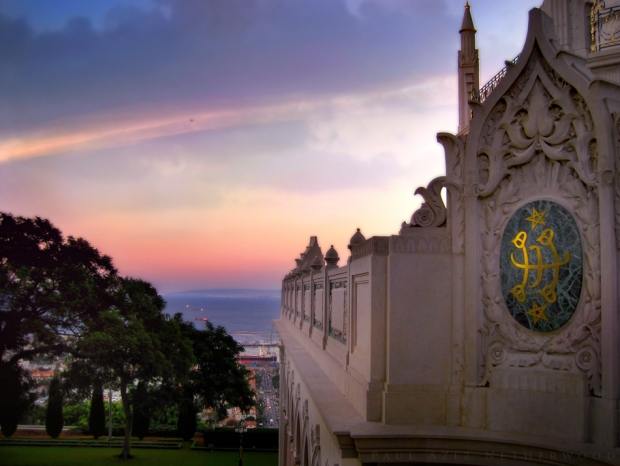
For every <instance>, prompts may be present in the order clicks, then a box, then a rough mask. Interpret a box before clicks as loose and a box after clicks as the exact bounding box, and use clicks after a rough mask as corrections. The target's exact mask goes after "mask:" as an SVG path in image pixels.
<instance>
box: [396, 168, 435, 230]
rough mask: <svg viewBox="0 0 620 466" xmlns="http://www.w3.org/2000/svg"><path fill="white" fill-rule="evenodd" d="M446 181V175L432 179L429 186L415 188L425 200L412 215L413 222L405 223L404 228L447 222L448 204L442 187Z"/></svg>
mask: <svg viewBox="0 0 620 466" xmlns="http://www.w3.org/2000/svg"><path fill="white" fill-rule="evenodd" d="M445 181H446V177H445V176H440V177H437V178H435V179H434V180H433V181H431V182H430V183H429V184H428V187H426V188H422V187H420V188H418V189H416V190H415V194H419V195H421V196H422V197H423V198H424V202H423V203H422V206H421V207H420V208H419V209H418V210H416V211H415V212H414V213H413V215H412V216H411V223H403V225H402V228H403V229H404V228H405V227H439V226H443V225H444V224H445V223H446V206H445V204H444V203H443V199H442V198H441V189H442V188H443V187H444V183H445ZM401 231H402V230H401Z"/></svg>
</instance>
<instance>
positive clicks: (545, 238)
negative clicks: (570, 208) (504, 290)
mask: <svg viewBox="0 0 620 466" xmlns="http://www.w3.org/2000/svg"><path fill="white" fill-rule="evenodd" d="M553 235H554V233H553V230H552V229H551V228H545V229H544V230H543V232H542V234H541V235H540V236H539V237H538V238H537V239H536V241H537V242H538V243H540V244H542V245H543V246H547V247H549V248H550V249H551V254H553V262H552V263H550V264H544V263H543V259H542V253H541V251H540V246H537V245H533V246H530V250H533V251H536V258H537V262H536V263H535V264H530V261H529V255H528V253H527V249H526V246H525V244H526V243H527V233H526V232H524V231H520V232H519V233H517V235H516V236H515V237H514V239H513V240H512V243H513V244H514V245H515V246H516V247H517V248H519V249H521V251H522V252H523V263H522V264H520V263H518V262H517V261H516V260H515V257H514V253H512V254H510V260H511V261H512V263H513V265H514V266H515V267H518V268H520V269H523V280H522V281H521V283H520V284H519V285H517V286H515V287H514V288H513V289H512V290H510V292H511V293H512V294H513V295H514V296H515V298H517V301H519V302H520V303H523V302H525V300H526V299H527V296H526V294H525V285H527V281H528V279H529V274H530V270H534V271H536V272H537V275H536V280H534V283H533V284H531V285H530V288H534V287H536V286H538V284H539V283H540V281H541V280H542V277H543V272H544V271H545V270H548V269H553V271H554V273H553V281H552V282H551V283H550V284H549V285H547V286H545V287H543V289H542V290H539V291H538V292H539V293H540V294H541V295H542V297H543V298H545V301H547V302H548V303H554V302H555V301H556V300H557V299H558V296H557V293H556V289H557V286H558V281H559V278H560V267H561V266H563V265H566V264H568V263H569V262H570V252H565V253H564V260H562V261H561V260H560V257H559V255H558V251H557V249H556V248H555V245H554V244H553ZM543 313H544V310H543Z"/></svg>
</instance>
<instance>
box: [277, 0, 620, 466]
mask: <svg viewBox="0 0 620 466" xmlns="http://www.w3.org/2000/svg"><path fill="white" fill-rule="evenodd" d="M460 32H461V43H462V45H461V51H460V52H459V64H458V69H459V80H458V82H459V97H460V106H459V128H458V134H457V135H452V134H447V133H441V134H439V135H438V136H437V139H438V141H439V142H440V143H441V144H442V145H443V147H444V148H445V158H446V175H445V176H443V177H440V178H437V179H435V180H433V181H431V182H430V184H429V185H428V187H427V188H420V189H418V191H416V193H418V194H420V195H422V196H423V198H424V201H425V202H424V204H423V205H422V207H421V208H420V209H419V210H418V211H417V212H415V213H414V214H413V216H412V219H411V222H410V223H403V225H402V226H401V229H400V232H399V233H398V234H396V235H392V236H389V237H372V238H369V239H365V238H364V237H363V236H362V234H361V233H360V232H359V231H358V233H356V234H355V235H354V236H353V238H351V244H350V246H349V247H350V250H351V256H350V258H349V260H348V261H347V263H346V265H345V266H343V267H338V266H337V265H336V264H337V262H338V254H337V253H336V251H334V250H333V248H332V249H330V250H329V251H328V252H327V253H326V254H325V255H323V252H322V251H321V248H320V247H319V245H318V241H317V239H316V238H315V237H312V238H311V241H310V244H309V246H308V247H307V249H306V251H305V252H304V253H303V254H302V255H301V257H300V259H297V267H296V268H295V269H294V270H293V271H291V272H290V273H289V274H288V275H286V277H285V278H284V280H283V283H282V313H281V317H280V319H279V320H278V321H276V324H277V327H278V331H279V333H280V336H281V339H282V347H281V354H280V360H281V388H280V390H281V392H280V397H281V404H280V406H281V408H280V409H281V413H280V419H281V430H280V466H290V465H294V464H297V463H300V464H301V465H302V466H306V465H313V466H318V465H325V466H333V465H339V466H345V465H346V466H348V465H351V466H353V465H359V464H360V463H371V464H375V463H377V464H378V463H412V464H414V463H428V464H475V465H489V464H507V465H508V464H510V465H516V464H528V465H529V464H554V465H555V464H620V448H618V445H619V442H620V437H619V430H618V409H619V406H618V400H619V395H620V361H619V359H620V348H619V338H618V335H619V331H620V328H619V322H618V320H619V315H618V300H619V296H618V293H619V279H620V276H619V274H618V250H619V249H620V172H619V169H620V86H619V84H620V1H615V2H612V1H608V2H607V5H605V4H604V3H603V2H602V1H598V0H597V1H594V2H593V1H586V0H545V2H544V3H543V5H542V6H541V8H540V9H533V10H532V11H531V12H530V17H529V30H528V35H527V39H526V42H525V45H524V47H523V51H522V52H521V54H520V55H519V57H517V58H516V59H514V60H512V61H507V62H506V69H505V70H502V71H501V72H500V73H499V74H498V75H497V76H496V77H495V78H494V79H493V80H492V81H491V82H490V83H489V84H487V85H485V86H483V87H482V88H480V87H479V78H478V52H477V50H476V46H475V33H476V31H475V28H474V22H473V21H472V18H471V15H470V11H469V7H466V10H465V16H464V20H463V26H462V29H461V31H460ZM442 189H445V190H447V195H446V198H447V206H445V205H444V202H443V200H442V197H441V191H442Z"/></svg>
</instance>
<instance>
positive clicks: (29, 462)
mask: <svg viewBox="0 0 620 466" xmlns="http://www.w3.org/2000/svg"><path fill="white" fill-rule="evenodd" d="M119 453H120V449H116V448H88V447H23V446H0V465H7V466H9V465H10V466H99V465H120V464H123V465H128V466H142V465H161V466H169V465H172V466H194V465H196V466H198V465H200V466H209V465H212V466H237V464H238V462H239V454H238V453H228V452H216V451H214V452H207V451H191V450H190V449H189V442H184V444H183V449H182V450H145V449H144V450H143V449H137V448H136V449H132V450H131V453H132V455H134V456H135V458H133V459H131V460H128V461H127V460H120V459H118V458H117V457H116V456H117V455H118V454H119ZM243 464H244V466H277V464H278V454H277V453H252V452H249V451H248V452H245V451H244V452H243Z"/></svg>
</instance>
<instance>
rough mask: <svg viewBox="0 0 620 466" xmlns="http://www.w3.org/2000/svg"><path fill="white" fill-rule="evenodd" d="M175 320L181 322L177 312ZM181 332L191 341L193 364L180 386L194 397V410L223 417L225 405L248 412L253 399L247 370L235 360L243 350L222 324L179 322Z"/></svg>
mask: <svg viewBox="0 0 620 466" xmlns="http://www.w3.org/2000/svg"><path fill="white" fill-rule="evenodd" d="M175 320H177V321H178V322H182V320H181V316H180V314H177V315H175ZM181 331H182V333H183V335H184V336H185V337H186V338H187V339H188V340H189V341H190V342H191V344H192V349H193V353H194V357H195V364H194V366H193V368H192V370H191V371H190V373H189V377H188V380H187V381H186V383H185V384H184V385H183V387H184V390H185V391H186V393H187V394H188V395H187V396H188V397H189V398H191V399H192V400H194V403H195V411H196V412H198V411H202V410H203V409H213V410H215V411H216V412H217V413H218V415H219V417H220V418H224V417H225V416H226V409H227V408H228V407H237V408H240V409H241V410H242V411H245V412H248V411H249V410H250V408H252V407H253V406H254V405H255V403H256V401H255V395H254V392H253V391H252V389H251V388H250V384H249V382H248V378H249V375H250V371H248V370H247V369H245V367H243V366H242V365H241V364H239V362H238V361H237V356H238V355H239V353H241V352H242V351H244V349H243V347H242V346H241V345H239V344H238V343H237V342H236V341H235V339H234V338H233V337H231V336H230V335H229V334H228V333H226V330H225V329H224V327H220V326H218V327H214V326H213V324H212V323H211V322H207V323H206V327H205V329H204V330H197V329H196V328H195V327H194V325H193V323H191V322H183V324H182V325H181Z"/></svg>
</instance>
